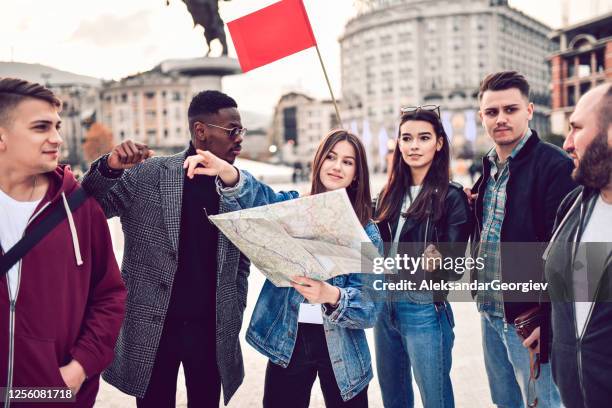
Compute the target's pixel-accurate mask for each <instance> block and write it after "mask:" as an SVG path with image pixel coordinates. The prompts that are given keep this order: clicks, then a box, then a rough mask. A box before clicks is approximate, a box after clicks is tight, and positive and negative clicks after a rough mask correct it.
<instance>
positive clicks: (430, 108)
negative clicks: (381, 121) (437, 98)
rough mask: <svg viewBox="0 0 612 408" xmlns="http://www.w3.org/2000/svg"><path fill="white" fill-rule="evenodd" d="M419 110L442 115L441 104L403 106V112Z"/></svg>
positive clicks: (401, 108)
mask: <svg viewBox="0 0 612 408" xmlns="http://www.w3.org/2000/svg"><path fill="white" fill-rule="evenodd" d="M418 111H428V112H435V113H436V114H437V115H438V117H440V105H420V106H402V107H400V112H401V113H417V112H418Z"/></svg>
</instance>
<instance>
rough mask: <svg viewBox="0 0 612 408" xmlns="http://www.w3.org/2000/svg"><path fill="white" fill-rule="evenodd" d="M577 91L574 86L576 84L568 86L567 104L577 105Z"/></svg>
mask: <svg viewBox="0 0 612 408" xmlns="http://www.w3.org/2000/svg"><path fill="white" fill-rule="evenodd" d="M575 92H576V88H575V87H574V85H570V86H568V87H567V94H566V100H567V106H574V105H576V94H575Z"/></svg>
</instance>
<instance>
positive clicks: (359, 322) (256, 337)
mask: <svg viewBox="0 0 612 408" xmlns="http://www.w3.org/2000/svg"><path fill="white" fill-rule="evenodd" d="M219 187H220V186H219ZM219 191H220V192H221V194H222V196H223V197H224V199H226V200H236V201H237V202H238V204H239V205H240V206H241V207H242V208H249V207H257V206H260V205H264V204H270V203H274V202H280V201H286V200H290V199H293V198H297V197H298V193H297V192H296V191H290V192H280V193H276V192H274V190H272V189H271V188H270V187H268V186H267V185H265V184H263V183H260V182H259V181H257V180H255V178H254V177H253V176H251V175H250V174H249V173H248V172H246V171H242V170H241V172H240V181H239V182H238V184H237V185H236V186H235V187H233V188H221V187H220V188H219ZM365 231H366V233H367V235H368V237H369V238H370V240H371V241H372V243H374V245H375V246H376V247H377V248H378V250H379V252H380V253H382V240H381V237H380V232H379V231H378V227H377V226H376V224H374V223H373V222H371V221H370V222H369V223H368V224H367V225H366V226H365ZM364 276H367V275H362V274H348V275H340V276H336V277H334V278H331V279H329V280H328V281H327V282H328V283H330V284H332V285H334V286H336V287H338V288H339V289H340V301H339V305H338V307H336V308H335V309H332V308H331V307H329V306H326V305H321V308H322V312H323V327H324V330H325V338H326V341H327V349H328V352H329V357H330V360H331V362H332V367H333V370H334V375H335V377H336V383H337V384H338V388H339V389H340V394H341V396H342V399H343V400H344V401H347V400H349V399H351V398H353V397H354V396H355V395H357V394H358V393H359V392H361V391H362V390H363V389H364V388H365V387H366V385H367V384H368V383H369V382H370V380H371V379H372V377H373V372H372V364H371V358H370V351H369V349H368V343H367V340H366V336H365V331H364V329H365V328H370V327H373V326H374V324H375V323H376V320H377V318H378V314H379V312H380V307H381V306H382V303H381V302H374V301H373V300H372V299H371V298H370V297H369V296H367V293H366V292H367V291H365V290H362V287H363V286H364V284H366V283H365V282H366V281H367V278H365V279H364ZM302 302H304V297H303V296H302V295H300V293H299V292H297V291H296V290H295V289H293V288H279V287H276V286H274V285H273V284H272V283H271V282H270V281H268V280H266V282H265V284H264V286H263V289H262V290H261V293H260V294H259V299H258V300H257V304H256V305H255V309H254V311H253V315H252V317H251V322H250V324H249V328H248V330H247V334H246V340H247V342H248V343H249V344H250V345H251V346H253V347H254V348H256V349H257V350H258V351H259V352H260V353H262V354H264V355H265V356H266V357H268V358H269V359H270V361H272V362H273V363H274V364H277V365H280V366H281V367H287V366H288V365H289V362H290V361H291V355H292V353H293V349H294V347H295V343H296V338H297V330H298V313H299V308H300V304H301V303H302Z"/></svg>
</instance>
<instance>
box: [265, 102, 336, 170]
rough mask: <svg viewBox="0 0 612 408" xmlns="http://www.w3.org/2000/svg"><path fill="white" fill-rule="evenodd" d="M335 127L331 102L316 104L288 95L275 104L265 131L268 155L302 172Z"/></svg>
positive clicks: (334, 115) (334, 113)
mask: <svg viewBox="0 0 612 408" xmlns="http://www.w3.org/2000/svg"><path fill="white" fill-rule="evenodd" d="M338 126H339V125H338V120H337V117H336V111H335V109H334V104H333V102H332V101H331V100H322V101H321V100H316V99H314V98H311V97H310V96H308V95H305V94H302V93H298V92H290V93H287V94H285V95H283V96H281V98H280V100H279V101H278V104H277V105H276V107H275V109H274V115H273V119H272V126H271V127H270V129H269V130H268V142H269V146H270V147H271V152H278V157H279V158H280V161H282V162H283V163H287V164H292V165H295V166H296V168H297V169H300V168H301V169H303V170H304V172H305V169H306V167H308V164H309V163H310V162H311V161H312V159H313V158H314V154H315V152H316V150H317V147H318V145H319V142H320V141H321V139H322V138H323V137H324V136H325V135H326V134H327V133H328V132H329V131H330V130H331V129H334V128H336V127H338Z"/></svg>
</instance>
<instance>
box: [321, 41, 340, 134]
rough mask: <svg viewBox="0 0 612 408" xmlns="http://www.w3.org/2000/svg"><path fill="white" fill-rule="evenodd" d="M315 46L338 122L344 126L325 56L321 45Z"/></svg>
mask: <svg viewBox="0 0 612 408" xmlns="http://www.w3.org/2000/svg"><path fill="white" fill-rule="evenodd" d="M315 48H316V49H317V55H318V56H319V62H320V63H321V68H323V75H325V81H326V82H327V87H328V88H329V93H330V95H331V98H332V102H333V103H334V108H335V109H336V117H337V118H338V123H339V124H340V127H341V128H344V124H343V123H342V118H341V117H340V109H338V102H337V101H336V98H335V97H334V91H332V87H331V84H330V83H329V77H328V76H327V70H326V69H325V64H323V58H321V52H320V51H319V45H318V44H315Z"/></svg>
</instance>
